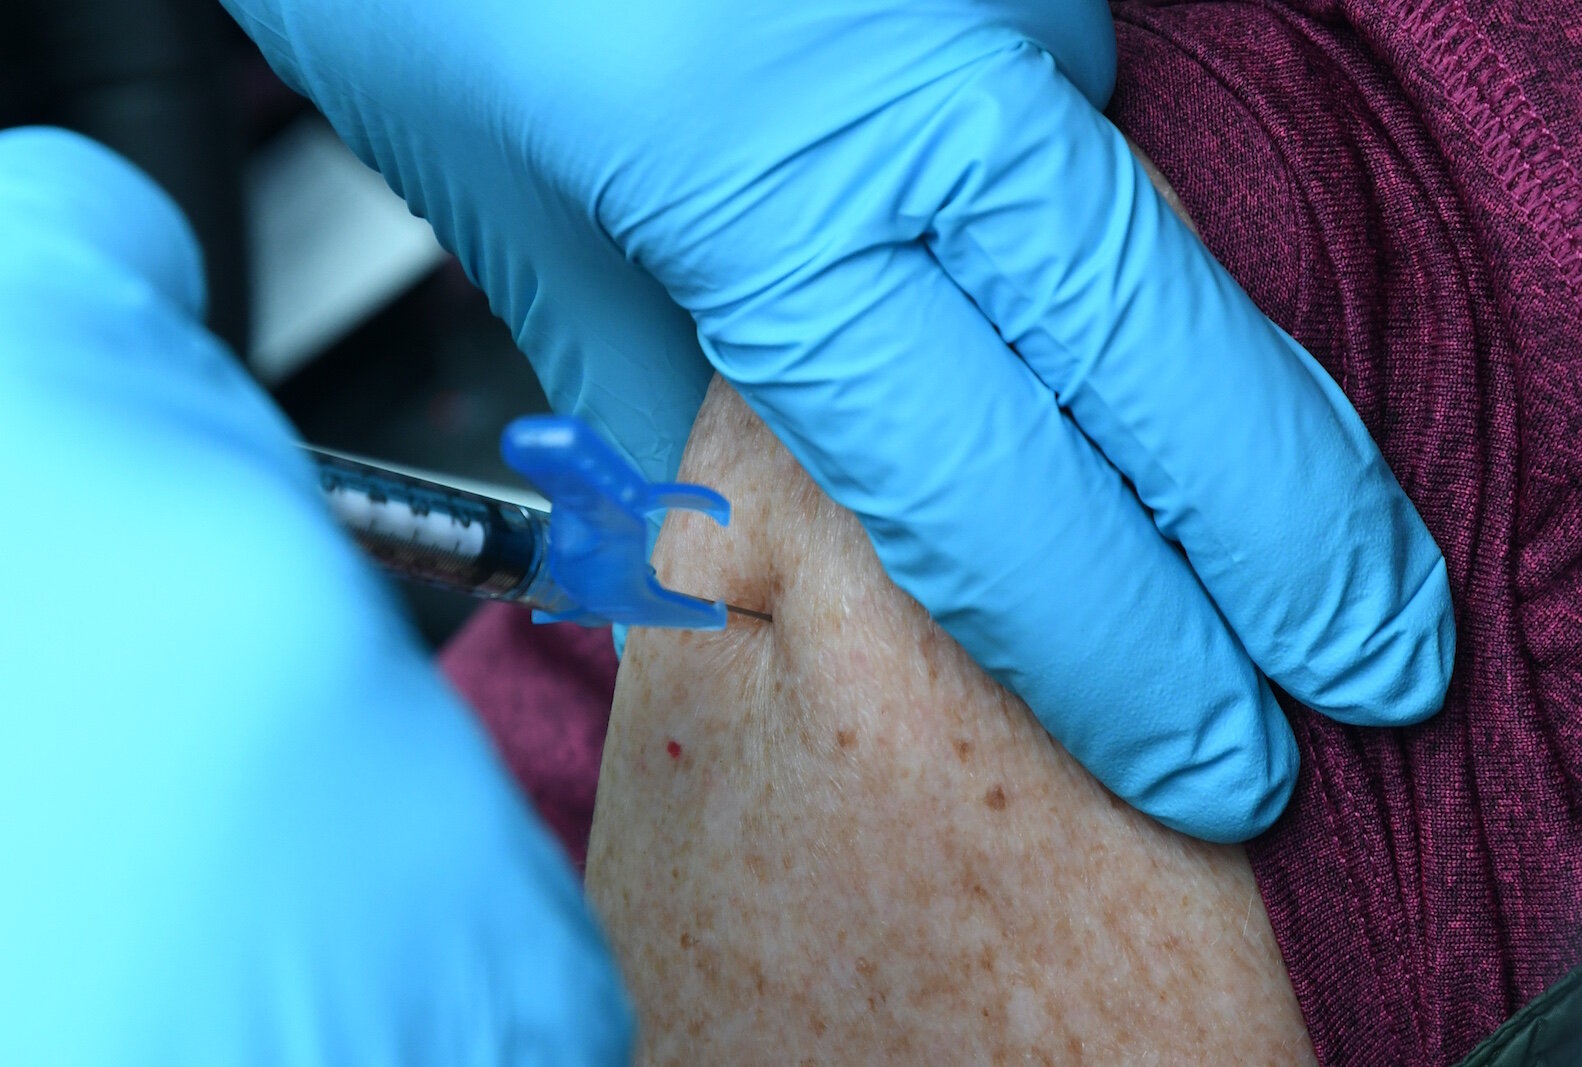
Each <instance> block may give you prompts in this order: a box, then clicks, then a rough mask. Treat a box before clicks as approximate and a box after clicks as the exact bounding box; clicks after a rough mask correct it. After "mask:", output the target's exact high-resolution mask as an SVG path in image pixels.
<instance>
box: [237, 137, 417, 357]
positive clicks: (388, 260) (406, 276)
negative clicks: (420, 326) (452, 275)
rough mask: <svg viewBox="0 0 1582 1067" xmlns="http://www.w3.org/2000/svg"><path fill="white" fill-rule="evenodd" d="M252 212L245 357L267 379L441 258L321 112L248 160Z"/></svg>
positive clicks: (331, 339)
mask: <svg viewBox="0 0 1582 1067" xmlns="http://www.w3.org/2000/svg"><path fill="white" fill-rule="evenodd" d="M247 214H248V220H249V231H250V232H249V238H250V247H251V260H252V262H251V267H252V288H253V309H252V311H253V336H252V344H251V346H250V349H249V353H248V364H249V365H250V366H251V367H252V369H253V373H254V374H256V375H257V376H258V378H259V380H260V381H262V382H263V383H264V384H265V385H266V386H272V385H275V384H277V383H279V382H281V381H283V380H285V379H286V378H288V377H289V376H290V375H291V374H293V373H294V372H296V371H297V370H299V369H301V368H302V367H303V366H305V365H306V364H308V363H309V362H311V361H312V359H313V358H314V357H315V356H317V355H318V354H319V353H321V352H323V351H324V350H325V349H326V348H328V347H329V346H331V345H333V344H334V343H335V342H336V341H338V340H340V339H341V338H342V337H344V336H345V335H346V334H347V333H349V332H350V331H351V330H352V329H353V328H355V327H356V326H357V325H358V324H359V323H360V322H362V321H363V320H365V319H367V318H368V317H369V316H371V315H373V314H375V313H376V312H378V311H379V310H380V309H381V308H383V307H384V306H385V305H386V304H388V303H389V302H390V301H392V300H394V299H395V298H396V297H398V296H400V295H401V294H402V293H403V292H405V291H406V290H407V289H408V288H410V287H411V286H412V285H414V284H416V283H417V282H418V281H420V280H421V279H422V278H423V277H424V276H425V275H427V274H428V273H429V272H430V271H432V270H433V269H434V268H435V267H436V266H438V265H439V264H440V263H441V262H442V261H443V260H444V258H445V250H444V249H443V248H441V247H440V245H439V242H438V241H437V240H435V238H434V231H433V230H432V229H430V228H429V224H428V223H426V222H424V221H423V220H422V219H419V218H415V217H414V216H413V215H412V214H411V213H410V212H409V211H408V210H407V206H406V204H405V202H403V201H402V199H401V198H400V197H398V196H396V195H395V193H393V192H391V191H390V188H389V186H387V185H385V182H384V179H383V178H381V177H380V176H379V175H378V174H376V173H375V172H374V171H372V170H369V169H368V168H367V167H365V166H363V164H362V162H361V161H360V160H358V158H357V157H356V156H354V155H352V153H351V151H350V150H349V149H348V148H347V147H346V146H345V145H343V144H342V143H341V142H340V139H339V138H337V137H336V136H335V133H334V131H332V130H331V129H330V128H329V126H328V125H326V124H325V123H324V122H323V121H322V120H319V119H317V118H316V117H315V118H311V119H303V120H301V121H300V122H298V123H297V124H296V125H294V126H292V127H290V128H289V129H287V130H286V131H285V132H283V133H281V134H280V135H279V136H278V137H276V138H275V139H274V140H273V141H271V142H270V143H269V144H268V145H266V146H265V147H264V149H263V150H262V151H260V152H259V153H257V155H256V156H255V157H254V158H253V159H252V160H251V161H250V163H249V167H248V175H247Z"/></svg>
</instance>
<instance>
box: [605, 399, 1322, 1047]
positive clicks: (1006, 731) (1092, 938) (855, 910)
mask: <svg viewBox="0 0 1582 1067" xmlns="http://www.w3.org/2000/svg"><path fill="white" fill-rule="evenodd" d="M682 475H683V477H684V478H686V479H687V480H693V481H701V482H704V483H706V484H710V485H713V486H715V487H717V488H718V489H720V491H721V492H723V493H725V495H726V496H727V497H729V498H730V499H731V500H732V501H733V502H734V503H735V505H736V508H737V518H736V521H735V522H734V523H733V524H732V525H731V527H730V528H728V529H725V530H721V529H720V528H718V527H717V526H715V525H713V524H712V523H710V522H708V521H707V520H706V519H701V518H698V517H696V516H690V515H686V514H684V513H676V514H674V515H672V516H671V518H670V520H669V521H668V522H667V524H666V526H665V530H664V533H663V536H662V537H661V538H660V541H659V544H658V547H657V549H656V552H655V566H656V568H657V570H658V572H659V575H660V577H661V579H662V580H664V581H665V582H666V583H667V584H669V585H673V586H675V587H678V588H699V589H702V588H707V589H709V590H711V591H717V592H718V594H719V595H722V596H725V597H727V598H729V599H731V600H732V601H734V602H736V603H739V604H741V605H743V606H744V607H749V608H754V609H762V610H765V611H768V612H770V613H772V614H773V615H774V622H773V624H764V623H758V622H743V621H741V620H735V619H733V620H732V622H731V625H730V627H729V628H728V629H727V630H725V631H723V632H719V633H706V634H705V633H694V634H680V633H677V632H674V631H660V630H644V629H639V630H633V631H632V634H631V637H630V641H629V644H628V648H627V655H626V659H625V661H624V662H623V664H622V667H621V673H620V678H619V681H618V683H617V687H616V697H615V707H614V712H613V715H612V717H611V720H610V730H609V736H608V740H607V742H606V747H605V755H604V766H603V772H602V776H601V779H600V788H599V796H598V805H597V810H596V814H595V818H594V827H593V838H592V841H591V844H590V848H589V856H588V889H589V893H590V896H591V899H592V901H593V903H594V906H595V907H596V909H597V910H598V912H599V914H600V915H601V917H602V918H603V920H604V922H605V924H606V928H607V930H608V933H609V936H610V939H611V942H612V944H613V946H614V948H615V951H616V953H617V956H618V957H619V959H620V961H621V964H622V967H623V970H624V973H625V976H626V980H627V983H628V985H629V987H630V989H631V991H632V995H633V997H634V998H635V1001H636V1004H637V1007H638V1011H639V1015H640V1019H641V1027H642V1060H643V1062H645V1063H652V1064H685V1065H694V1064H696V1065H709V1064H721V1065H737V1064H749V1065H750V1064H776V1065H778V1064H787V1063H812V1064H858V1063H860V1064H870V1063H898V1064H902V1063H905V1064H910V1063H919V1064H924V1063H926V1064H948V1063H963V1064H998V1063H1007V1064H1009V1063H1035V1064H1044V1063H1048V1064H1067V1063H1095V1064H1115V1063H1148V1064H1170V1063H1253V1064H1264V1063H1268V1064H1300V1063H1304V1062H1310V1061H1311V1058H1312V1053H1311V1050H1310V1048H1309V1046H1308V1043H1307V1038H1306V1033H1305V1030H1304V1029H1303V1026H1302V1021H1301V1018H1300V1015H1299V1013H1298V1011H1297V1007H1296V1001H1295V997H1294V996H1293V995H1292V992H1291V989H1290V985H1289V982H1288V980H1287V978H1286V975H1285V968H1284V966H1283V965H1282V963H1281V961H1280V957H1279V953H1278V950H1277V949H1276V947H1275V945H1274V939H1273V934H1272V932H1271V931H1270V929H1269V925H1268V921H1267V918H1266V917H1265V914H1264V911H1263V907H1262V904H1261V903H1260V902H1259V899H1258V896H1257V890H1256V887H1255V886H1254V884H1253V880H1252V875H1251V872H1250V870H1249V869H1248V866H1247V862H1246V859H1245V857H1244V856H1243V854H1242V852H1241V850H1240V849H1236V848H1226V847H1221V846H1212V845H1206V844H1203V843H1200V842H1194V841H1189V840H1187V839H1185V838H1182V837H1180V836H1178V835H1176V834H1174V833H1172V832H1170V831H1168V830H1165V829H1163V828H1162V827H1160V826H1158V825H1157V824H1155V823H1152V822H1150V821H1149V820H1147V819H1146V818H1144V817H1142V816H1140V815H1138V814H1137V813H1135V812H1134V811H1132V810H1131V809H1130V808H1128V807H1127V806H1125V805H1124V804H1121V803H1120V802H1118V801H1117V800H1115V798H1114V797H1112V796H1111V795H1110V794H1109V793H1107V792H1106V791H1105V790H1104V789H1103V788H1102V787H1101V786H1099V785H1098V784H1097V783H1096V782H1095V781H1094V780H1093V779H1092V778H1091V777H1090V776H1089V775H1088V774H1087V773H1086V772H1085V771H1083V770H1082V769H1081V768H1080V767H1078V766H1077V765H1076V763H1075V762H1074V761H1073V760H1071V759H1070V757H1068V756H1067V755H1066V754H1065V753H1064V751H1062V750H1061V749H1060V748H1059V747H1058V746H1057V745H1055V744H1054V743H1053V742H1052V741H1051V740H1050V739H1049V737H1048V736H1047V735H1046V734H1045V733H1044V732H1043V730H1042V729H1041V728H1040V727H1039V726H1038V725H1037V723H1036V722H1035V721H1034V720H1033V719H1032V717H1031V715H1030V714H1029V713H1028V711H1027V709H1026V708H1025V707H1024V706H1023V705H1022V704H1021V703H1020V702H1019V701H1017V700H1015V699H1014V698H1012V697H1011V696H1010V695H1009V694H1007V693H1006V692H1005V691H1003V690H1002V689H1000V688H999V687H998V686H997V685H995V684H994V683H993V682H992V681H991V680H990V679H988V678H987V677H986V676H985V675H983V673H982V672H980V671H979V670H978V669H977V667H976V666H975V665H974V664H973V663H972V662H971V661H970V659H969V658H968V657H967V656H966V655H965V654H964V653H963V652H962V651H961V650H960V649H959V648H958V647H957V646H956V645H955V643H954V642H953V641H951V640H950V638H949V637H948V636H947V635H945V634H944V633H943V632H942V631H940V630H939V629H938V628H937V627H935V626H934V625H933V623H932V622H931V621H930V620H929V619H928V617H927V615H926V614H925V613H924V612H923V611H922V610H921V609H920V608H919V607H918V606H917V605H916V604H915V603H913V602H912V601H911V600H910V599H908V598H907V597H906V596H905V595H904V594H902V593H901V592H899V591H898V590H897V589H896V588H895V587H894V586H893V585H891V584H890V582H889V581H888V580H887V579H886V577H885V576H884V573H883V571H882V569H881V568H880V567H879V564H878V561H877V560H876V558H875V557H874V555H873V551H872V549H871V547H870V546H869V544H868V542H867V539H866V537H865V536H864V535H863V532H862V529H861V527H860V526H859V525H858V524H857V523H856V521H855V519H853V518H852V516H850V515H849V514H847V513H845V512H844V511H842V510H841V509H839V508H838V507H836V506H835V505H833V504H832V503H831V502H830V501H829V500H827V499H826V498H825V497H824V496H823V495H822V494H821V493H819V492H818V490H817V489H816V488H815V487H814V486H813V485H812V484H811V482H809V481H808V479H807V478H806V476H805V475H804V474H803V473H802V472H801V470H800V469H799V468H798V467H797V466H796V464H795V462H794V461H792V460H791V458H790V456H789V455H788V454H787V453H786V452H785V451H784V449H783V448H782V447H781V446H780V445H779V443H778V442H776V441H775V440H774V438H773V437H772V436H771V435H770V434H769V433H768V432H767V431H766V430H765V429H764V428H763V427H762V425H761V424H760V423H759V422H758V421H757V419H756V418H755V417H754V416H752V415H751V413H750V412H749V411H748V410H747V409H746V407H745V405H743V404H742V403H741V401H740V400H739V399H738V398H737V397H736V395H735V394H734V393H733V392H731V391H730V389H729V388H728V387H726V386H724V385H722V384H721V383H719V382H716V383H715V385H714V387H713V388H712V389H711V391H710V393H709V398H708V400H707V402H706V403H705V405H704V408H703V411H702V413H701V414H700V416H699V419H698V423H697V425H696V427H695V429H694V431H693V436H692V440H691V443H690V445H689V447H688V451H687V457H686V462H685V464H684V467H683V471H682ZM663 738H685V739H686V758H685V760H684V761H675V760H671V759H666V760H651V759H648V760H645V759H644V754H645V753H646V752H651V751H653V750H654V748H655V747H656V746H655V740H656V739H663Z"/></svg>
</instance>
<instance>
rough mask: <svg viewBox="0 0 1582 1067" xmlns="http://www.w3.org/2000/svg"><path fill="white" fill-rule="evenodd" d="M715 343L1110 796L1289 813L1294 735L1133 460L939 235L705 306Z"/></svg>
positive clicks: (1186, 824) (718, 354)
mask: <svg viewBox="0 0 1582 1067" xmlns="http://www.w3.org/2000/svg"><path fill="white" fill-rule="evenodd" d="M771 339H773V340H772V341H771ZM705 348H706V349H707V350H709V351H710V352H711V356H712V358H714V359H715V360H716V362H717V365H718V366H719V369H720V370H721V371H722V372H723V373H724V374H725V376H726V377H727V378H729V379H730V380H731V381H732V382H733V383H734V384H735V385H736V387H737V388H738V390H739V391H740V392H741V394H742V395H743V397H744V398H745V399H746V400H747V401H748V403H749V404H751V405H752V406H753V407H754V408H755V409H756V410H757V411H758V412H759V413H760V414H761V415H762V416H763V417H764V419H765V420H766V421H767V422H768V424H769V425H770V426H771V427H772V428H773V430H774V431H775V433H776V434H777V435H778V436H779V437H780V439H781V440H782V441H784V442H785V443H786V444H787V445H788V447H789V448H790V449H791V451H792V453H793V454H794V455H795V456H796V458H797V459H798V460H799V461H800V462H801V463H802V464H803V466H804V467H806V468H807V469H808V471H809V472H810V473H811V474H812V475H813V477H814V478H815V479H817V480H818V481H819V482H820V483H821V484H822V485H823V486H824V487H825V488H826V489H827V490H828V491H829V492H830V493H831V495H832V496H833V497H834V498H835V499H836V500H838V501H839V502H840V503H842V504H844V505H845V506H847V507H848V508H850V509H852V510H853V511H854V512H856V514H857V515H858V517H859V518H860V519H861V520H862V522H863V525H864V526H865V527H866V529H867V531H868V533H869V536H870V537H871V539H872V541H873V543H874V545H875V547H876V548H877V550H878V554H879V556H880V559H881V560H882V562H883V563H884V566H885V568H886V570H887V571H888V572H889V573H890V575H891V576H892V577H893V578H894V579H895V580H896V581H897V582H898V584H899V585H900V586H901V587H902V588H903V589H905V590H906V591H907V592H909V593H910V594H911V595H912V596H914V597H916V598H917V599H918V600H919V601H920V602H921V603H922V604H923V605H924V606H925V607H927V608H928V610H929V611H930V612H931V613H932V614H933V615H934V617H935V618H936V619H937V620H938V621H939V622H940V623H941V624H942V625H943V626H944V627H945V628H946V629H947V630H948V631H949V632H950V633H951V634H952V635H953V636H955V637H956V638H957V639H958V640H959V641H961V642H962V644H963V645H964V646H965V647H966V648H967V650H968V651H969V652H970V653H971V654H972V655H973V656H974V657H975V658H976V659H977V661H978V662H979V663H980V664H982V665H983V666H984V667H985V668H987V669H988V670H989V671H990V672H991V673H992V674H993V675H994V676H995V677H996V678H998V679H999V680H1000V681H1002V682H1004V683H1005V684H1006V685H1008V686H1009V687H1010V688H1011V689H1013V690H1014V691H1015V692H1017V693H1018V694H1019V695H1021V696H1022V698H1023V699H1024V700H1026V701H1027V703H1028V704H1029V705H1030V706H1031V708H1032V709H1033V711H1034V713H1035V714H1036V715H1037V716H1038V718H1039V719H1040V721H1041V722H1042V723H1043V724H1044V726H1045V727H1046V728H1047V729H1048V730H1049V731H1050V732H1051V733H1052V734H1053V735H1054V736H1055V737H1056V738H1057V739H1058V740H1059V741H1060V742H1061V743H1062V744H1064V745H1065V746H1066V748H1067V749H1068V750H1070V752H1071V753H1072V755H1074V756H1075V757H1076V758H1077V759H1078V760H1080V761H1081V762H1082V763H1083V764H1084V765H1086V766H1087V768H1088V769H1089V770H1090V771H1092V772H1093V773H1094V774H1095V775H1096V776H1097V777H1098V778H1099V779H1100V780H1101V781H1103V782H1104V783H1105V784H1106V785H1108V786H1109V787H1110V788H1111V789H1112V790H1114V791H1115V792H1116V793H1118V794H1120V795H1121V796H1122V797H1123V798H1125V799H1126V800H1128V801H1130V802H1131V803H1133V804H1134V805H1136V806H1137V807H1139V808H1141V809H1142V810H1144V811H1146V812H1148V813H1149V814H1151V815H1153V816H1154V817H1156V818H1158V819H1159V820H1160V821H1162V822H1164V823H1166V824H1167V825H1170V826H1173V827H1175V828H1177V829H1180V830H1183V831H1185V832H1187V833H1190V834H1194V835H1197V836H1200V837H1206V838H1209V839H1212V840H1221V841H1227V840H1240V839H1243V838H1246V837H1248V836H1251V835H1252V834H1254V833H1256V832H1258V831H1259V830H1261V829H1262V828H1264V827H1266V826H1267V825H1269V823H1270V822H1272V821H1273V819H1274V818H1275V816H1276V815H1278V814H1279V812H1280V810H1281V808H1282V807H1283V806H1284V804H1285V802H1286V800H1287V798H1288V797H1289V793H1290V790H1291V788H1292V787H1293V785H1294V782H1295V775H1296V751H1295V745H1294V742H1293V740H1292V737H1291V733H1290V729H1289V727H1288V725H1287V724H1286V722H1285V719H1284V716H1283V715H1282V713H1281V711H1280V709H1279V707H1278V706H1277V705H1276V703H1275V701H1274V699H1273V697H1272V694H1271V693H1270V691H1269V690H1268V688H1267V686H1266V685H1265V684H1264V683H1263V681H1262V680H1261V678H1260V677H1259V676H1258V674H1257V672H1256V670H1255V669H1254V668H1253V666H1252V664H1251V662H1250V661H1249V660H1248V659H1247V657H1246V655H1245V654H1244V653H1243V652H1242V650H1241V647H1240V646H1239V645H1238V644H1237V642H1236V640H1235V638H1234V637H1233V636H1232V635H1231V633H1230V632H1229V630H1228V629H1227V627H1226V626H1225V624H1224V622H1223V620H1222V619H1221V618H1220V617H1219V615H1218V613H1217V612H1216V611H1215V608H1214V605H1213V604H1212V603H1211V602H1210V601H1209V599H1208V597H1207V596H1206V595H1205V594H1204V592H1203V590H1202V588H1201V587H1200V586H1199V584H1198V582H1197V579H1196V577H1195V576H1194V575H1193V573H1192V571H1191V569H1190V568H1189V567H1188V566H1187V564H1186V561H1185V560H1184V559H1183V558H1182V557H1181V555H1180V554H1179V552H1177V551H1176V550H1175V549H1174V548H1173V547H1172V546H1170V545H1168V544H1167V543H1166V542H1165V541H1164V539H1163V538H1161V537H1160V536H1159V534H1158V531H1157V530H1155V529H1154V527H1153V525H1152V523H1151V522H1150V521H1149V519H1148V516H1147V514H1146V512H1145V511H1144V510H1143V508H1142V506H1141V505H1140V504H1139V503H1138V501H1137V499H1136V497H1135V496H1134V495H1132V493H1131V492H1130V490H1129V489H1128V488H1127V487H1126V485H1125V483H1124V482H1123V481H1122V479H1121V478H1120V476H1119V475H1118V474H1117V473H1116V471H1115V470H1114V469H1113V468H1112V467H1111V466H1110V465H1109V464H1108V463H1107V462H1106V461H1105V460H1104V458H1103V457H1102V456H1100V455H1099V454H1098V453H1097V452H1096V451H1095V450H1094V449H1093V447H1092V446H1091V445H1090V444H1089V443H1088V442H1087V441H1086V440H1085V439H1084V438H1083V436H1082V434H1081V433H1080V432H1079V431H1078V430H1077V429H1076V427H1075V426H1074V424H1073V423H1072V422H1071V421H1070V420H1069V418H1067V417H1066V416H1065V415H1064V414H1063V413H1062V412H1061V411H1060V410H1059V409H1058V407H1057V406H1056V405H1055V403H1054V400H1053V398H1052V397H1051V395H1050V393H1049V391H1048V389H1047V388H1046V387H1045V386H1044V384H1043V383H1042V382H1040V381H1039V380H1038V379H1037V377H1036V376H1035V375H1034V374H1033V373H1032V372H1031V371H1030V370H1029V369H1028V368H1027V366H1026V365H1024V364H1022V363H1021V362H1019V361H1017V360H1016V359H1014V358H1013V357H1012V356H1011V355H1010V354H1009V353H1007V352H1006V350H1005V346H1004V344H1003V342H1002V341H1001V340H1000V339H999V338H998V337H997V336H996V335H995V333H994V330H993V329H992V328H991V327H990V326H989V324H988V323H987V322H985V321H984V319H983V317H982V315H981V314H979V312H978V311H977V309H976V308H974V307H973V306H972V304H971V302H970V301H969V300H968V299H967V298H966V297H965V296H964V295H963V294H962V293H961V291H960V290H959V289H958V288H956V286H955V285H954V284H953V283H952V282H951V281H950V279H949V278H947V277H946V276H945V275H944V274H943V273H942V272H941V271H940V270H939V267H938V265H937V264H936V263H935V262H934V261H933V259H931V258H930V257H929V255H928V254H927V252H926V251H925V250H924V249H923V248H922V247H920V246H918V245H916V244H907V245H900V246H889V247H879V248H872V249H869V250H867V251H865V252H862V253H858V254H855V255H852V256H849V257H846V258H844V259H843V260H841V261H839V262H838V263H836V264H833V265H830V266H828V267H826V268H824V269H822V270H820V271H817V272H815V273H812V274H810V275H808V276H805V277H800V278H795V279H791V280H789V281H788V282H787V283H786V284H785V285H783V286H781V287H780V288H779V289H778V290H777V291H776V292H775V293H774V294H773V299H772V303H767V304H765V303H758V304H755V305H753V306H751V307H750V308H749V307H743V308H741V309H739V310H738V311H737V312H735V313H733V314H730V315H726V316H722V317H716V318H713V319H711V320H710V330H709V332H708V334H707V336H706V340H705Z"/></svg>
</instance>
